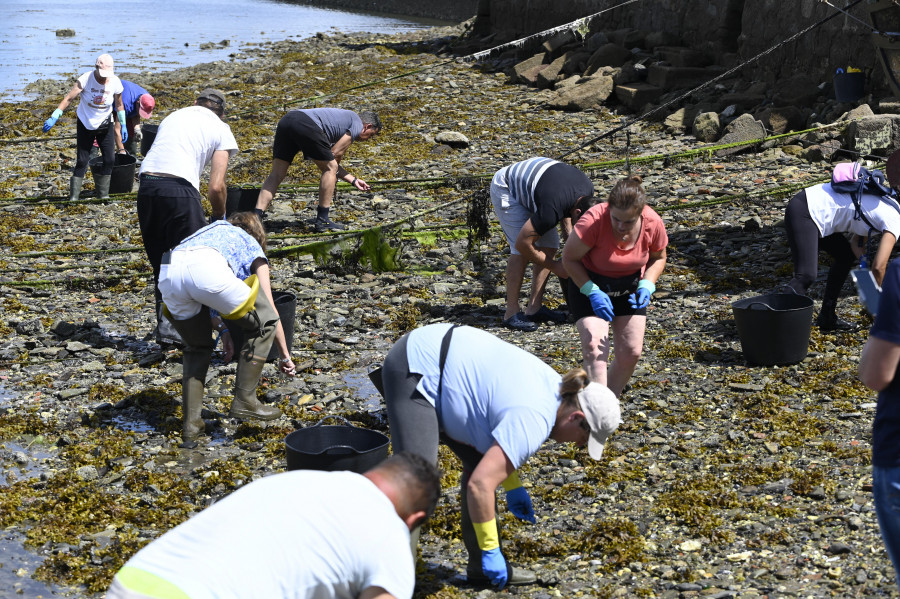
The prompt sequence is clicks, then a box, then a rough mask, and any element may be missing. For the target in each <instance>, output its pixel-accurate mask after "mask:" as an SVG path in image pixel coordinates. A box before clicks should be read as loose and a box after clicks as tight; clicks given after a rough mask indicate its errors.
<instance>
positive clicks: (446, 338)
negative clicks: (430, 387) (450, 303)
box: [437, 324, 459, 401]
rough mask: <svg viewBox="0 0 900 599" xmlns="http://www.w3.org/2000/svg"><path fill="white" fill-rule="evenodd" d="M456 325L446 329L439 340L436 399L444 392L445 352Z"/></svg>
mask: <svg viewBox="0 0 900 599" xmlns="http://www.w3.org/2000/svg"><path fill="white" fill-rule="evenodd" d="M458 326H459V325H458V324H455V325H453V326H451V327H450V328H449V329H447V332H446V333H444V338H443V339H442V340H441V355H440V358H438V368H439V369H440V375H438V396H437V399H438V401H440V400H441V394H442V393H443V392H444V364H445V363H446V362H447V352H448V351H450V339H451V338H452V337H453V329H455V328H456V327H458Z"/></svg>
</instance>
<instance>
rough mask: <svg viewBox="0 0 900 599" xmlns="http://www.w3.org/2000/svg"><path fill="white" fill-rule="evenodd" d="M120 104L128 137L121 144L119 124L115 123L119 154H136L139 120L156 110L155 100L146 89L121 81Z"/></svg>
mask: <svg viewBox="0 0 900 599" xmlns="http://www.w3.org/2000/svg"><path fill="white" fill-rule="evenodd" d="M122 89H123V91H122V104H124V106H125V127H126V130H127V131H128V137H127V140H126V141H125V143H124V144H123V143H122V142H121V138H122V135H121V128H122V126H121V124H119V123H116V130H117V131H118V132H119V136H118V137H117V141H118V142H119V148H118V150H119V152H125V151H127V152H128V153H129V154H136V153H137V148H138V147H140V146H139V144H140V142H141V137H142V135H143V134H142V132H141V119H149V118H150V116H151V115H152V114H153V109H154V108H156V100H154V99H153V96H151V95H150V94H149V93H148V92H147V90H146V89H144V88H143V87H141V86H140V85H138V84H137V83H133V82H131V81H126V80H124V79H122Z"/></svg>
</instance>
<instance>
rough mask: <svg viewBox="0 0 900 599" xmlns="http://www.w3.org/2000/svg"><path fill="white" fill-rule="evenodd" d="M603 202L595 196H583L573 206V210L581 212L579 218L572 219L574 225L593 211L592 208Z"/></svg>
mask: <svg viewBox="0 0 900 599" xmlns="http://www.w3.org/2000/svg"><path fill="white" fill-rule="evenodd" d="M602 203H603V200H601V199H600V198H598V197H597V196H595V195H590V196H581V197H580V198H578V199H577V200H575V205H574V206H572V210H579V211H580V212H579V213H578V216H576V217H575V218H573V219H572V224H573V225H574V224H575V223H576V222H578V219H579V218H581V216H582V215H584V213H585V212H587V211H588V210H590V209H591V207H592V206H596V205H597V204H602Z"/></svg>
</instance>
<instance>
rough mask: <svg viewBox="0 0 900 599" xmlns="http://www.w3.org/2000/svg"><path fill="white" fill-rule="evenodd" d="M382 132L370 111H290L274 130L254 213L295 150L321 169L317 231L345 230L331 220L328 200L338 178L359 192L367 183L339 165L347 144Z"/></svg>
mask: <svg viewBox="0 0 900 599" xmlns="http://www.w3.org/2000/svg"><path fill="white" fill-rule="evenodd" d="M380 131H381V120H380V119H379V118H378V115H377V114H375V113H374V112H372V111H370V110H365V111H363V112H360V113H359V114H356V113H355V112H353V111H352V110H344V109H342V108H309V109H295V110H291V111H289V112H288V113H287V114H286V115H284V117H282V119H281V120H280V121H278V126H277V127H276V129H275V142H274V144H273V147H272V171H271V172H270V173H269V176H268V177H266V180H265V182H264V183H263V185H262V189H261V190H260V191H259V197H258V198H257V200H256V212H257V214H259V217H260V218H262V215H263V212H264V211H265V209H266V208H268V207H269V203H270V202H271V201H272V198H274V197H275V192H277V191H278V186H279V185H281V182H282V181H283V180H284V177H285V176H286V175H287V170H288V167H289V166H290V165H291V162H292V161H293V160H294V156H296V155H297V153H298V152H302V153H303V157H304V158H307V159H309V160H312V161H313V162H315V163H316V166H317V167H319V170H320V171H322V177H321V179H320V180H319V203H318V205H317V206H316V218H315V219H314V220H312V221H311V224H312V226H313V228H314V229H315V230H316V232H319V233H321V232H324V231H335V230H340V229H344V228H345V227H344V225H342V224H341V223H337V222H335V221H333V220H331V217H330V211H331V202H332V199H333V198H334V188H335V185H337V180H338V179H343V180H344V181H346V182H347V183H349V184H350V185H352V186H353V187H355V188H356V189H358V190H360V191H367V190H368V189H369V184H368V183H366V182H365V181H363V180H362V179H359V178H357V177H354V176H353V175H351V174H350V173H348V172H347V171H346V170H345V169H344V167H342V166H341V160H342V159H343V157H344V153H345V152H346V151H347V148H349V147H350V144H351V143H353V142H354V141H357V140H359V141H365V140H367V139H369V138H371V137H372V136H374V135H376V134H377V133H379V132H380Z"/></svg>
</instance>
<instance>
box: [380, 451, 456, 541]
mask: <svg viewBox="0 0 900 599" xmlns="http://www.w3.org/2000/svg"><path fill="white" fill-rule="evenodd" d="M375 470H384V471H385V474H387V475H388V476H390V478H391V479H392V480H393V481H394V483H395V484H396V485H397V486H398V487H399V488H400V489H401V490H402V491H403V493H402V496H401V497H400V500H401V501H402V502H403V507H404V509H405V510H406V512H407V513H408V514H412V513H415V512H418V511H420V510H421V511H424V512H425V518H424V519H423V520H422V521H423V522H424V521H425V520H427V519H428V518H430V517H431V515H432V514H434V510H435V508H437V502H438V499H439V498H440V496H441V472H440V470H438V468H437V466H435V465H434V464H432V463H431V462H429V461H428V460H426V459H425V458H423V457H422V456H420V455H418V454H415V453H411V452H409V451H401V452H399V453H395V454H394V455H392V456H391V457H389V458H388V459H386V460H384V461H383V462H381V463H380V464H378V466H376V467H375ZM421 523H422V522H419V523H418V524H421Z"/></svg>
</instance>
